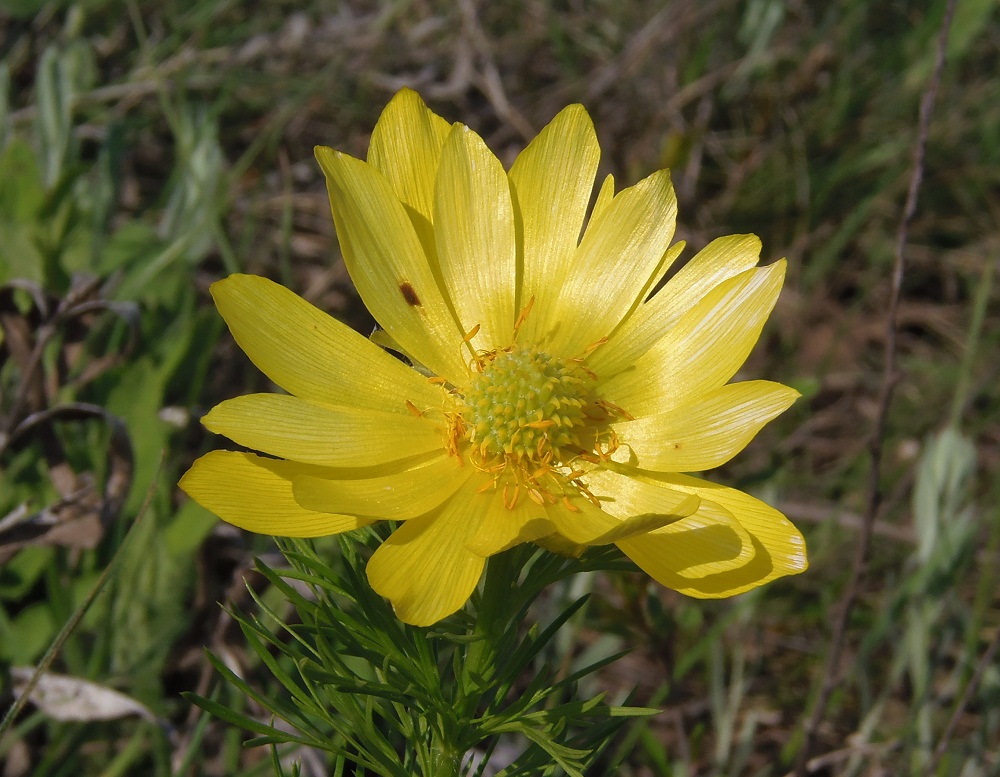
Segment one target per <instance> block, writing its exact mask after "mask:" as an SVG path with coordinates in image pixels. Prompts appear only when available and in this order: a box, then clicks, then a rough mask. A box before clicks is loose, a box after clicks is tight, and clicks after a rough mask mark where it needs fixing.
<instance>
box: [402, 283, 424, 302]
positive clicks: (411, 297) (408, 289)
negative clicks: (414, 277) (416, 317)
mask: <svg viewBox="0 0 1000 777" xmlns="http://www.w3.org/2000/svg"><path fill="white" fill-rule="evenodd" d="M399 290H400V291H401V292H403V299H405V300H406V304H407V305H410V306H412V307H417V306H418V305H420V297H418V296H417V292H416V290H415V289H414V288H413V286H411V285H410V284H409V282H407V281H404V282H403V283H401V284H399Z"/></svg>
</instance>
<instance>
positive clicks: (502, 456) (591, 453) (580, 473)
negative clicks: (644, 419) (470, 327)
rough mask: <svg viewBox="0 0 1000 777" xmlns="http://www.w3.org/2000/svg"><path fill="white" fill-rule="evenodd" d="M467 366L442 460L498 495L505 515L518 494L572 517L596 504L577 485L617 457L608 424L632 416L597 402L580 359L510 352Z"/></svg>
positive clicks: (519, 348)
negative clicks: (473, 472) (458, 463)
mask: <svg viewBox="0 0 1000 777" xmlns="http://www.w3.org/2000/svg"><path fill="white" fill-rule="evenodd" d="M473 366H474V369H475V372H474V373H473V375H472V377H471V378H470V379H469V383H468V385H467V386H466V388H465V391H464V392H462V393H458V392H456V398H457V399H458V400H459V404H458V407H457V408H456V412H453V413H446V416H448V418H449V419H450V423H449V432H448V450H449V452H450V453H451V454H453V455H456V456H463V455H468V457H469V460H470V461H471V462H472V464H473V465H474V466H476V467H478V468H479V469H481V470H483V471H484V472H486V473H488V474H489V475H491V476H492V478H491V480H490V481H489V483H488V484H487V486H486V488H490V487H492V488H502V489H503V494H504V504H505V505H506V506H507V507H508V508H509V509H514V507H516V505H517V503H518V498H519V495H520V494H521V493H526V494H527V495H528V496H529V497H530V498H531V499H532V500H534V501H535V502H537V503H538V504H540V505H541V504H545V503H546V502H548V503H552V504H554V503H556V502H557V501H562V502H563V503H564V504H565V505H566V506H567V507H568V508H569V509H574V507H573V506H572V503H571V502H570V500H571V499H572V498H574V497H579V496H582V497H584V498H586V499H589V500H590V501H591V502H593V503H595V504H598V502H597V500H596V498H595V497H594V496H593V495H592V494H591V493H590V491H588V490H587V487H586V485H585V483H584V481H583V480H582V478H583V477H584V475H585V474H586V472H587V471H589V469H590V468H591V467H592V466H595V465H598V464H600V463H601V462H603V461H606V460H607V459H608V457H609V456H610V455H611V454H612V453H613V452H614V451H615V450H616V449H617V447H618V440H617V438H616V437H615V433H614V431H613V429H612V428H611V423H612V422H613V421H615V420H618V419H621V418H631V416H629V414H628V413H626V412H625V411H624V410H622V409H621V408H619V407H617V406H616V405H613V404H611V403H609V402H606V401H604V400H602V399H600V398H599V397H597V396H596V393H595V391H594V385H595V381H596V379H597V376H596V375H594V373H593V372H591V371H590V370H589V369H588V368H587V367H586V365H585V363H584V358H583V357H576V358H569V359H561V358H556V357H553V356H550V355H549V354H547V353H545V352H543V351H538V350H535V349H532V348H528V347H524V346H521V345H512V346H510V347H509V348H504V349H498V350H495V351H489V352H485V353H484V352H480V353H477V354H476V356H475V362H474V365H473ZM466 446H468V447H467V448H466ZM463 449H465V450H467V451H468V453H467V454H463V453H462V450H463Z"/></svg>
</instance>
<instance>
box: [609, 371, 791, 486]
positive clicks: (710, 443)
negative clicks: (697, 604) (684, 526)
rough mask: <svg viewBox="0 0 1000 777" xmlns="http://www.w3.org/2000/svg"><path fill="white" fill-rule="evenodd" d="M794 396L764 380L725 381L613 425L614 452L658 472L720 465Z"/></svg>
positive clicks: (738, 450)
mask: <svg viewBox="0 0 1000 777" xmlns="http://www.w3.org/2000/svg"><path fill="white" fill-rule="evenodd" d="M798 396H799V392H797V391H796V390H795V389H792V388H789V387H788V386H783V385H782V384H780V383H772V382H770V381H766V380H754V381H747V382H745V383H729V384H726V385H724V386H720V387H719V388H717V389H714V390H712V391H706V392H705V393H704V394H701V395H700V396H699V397H698V398H697V400H696V401H694V402H692V403H690V404H687V405H681V406H680V407H676V408H674V409H673V410H667V411H665V412H663V413H656V414H654V415H648V416H645V417H643V418H640V419H639V420H637V421H626V422H624V423H620V424H616V425H615V427H614V429H615V432H616V433H617V434H618V439H619V440H620V441H621V443H622V446H623V447H622V448H621V449H620V450H619V452H618V453H619V454H621V453H625V452H626V450H627V456H628V459H627V461H628V463H629V464H631V465H633V466H635V467H637V468H639V469H645V470H655V471H657V472H700V471H702V470H706V469H712V468H713V467H719V466H721V465H723V464H725V463H726V462H727V461H729V460H730V459H731V458H732V457H733V456H735V455H736V454H737V453H739V452H740V451H741V450H743V448H745V447H746V445H747V443H749V442H750V440H752V439H753V437H754V435H756V434H757V432H759V431H760V429H761V427H763V426H764V424H766V423H767V422H768V421H771V420H772V419H774V418H776V417H777V416H778V415H780V414H781V413H783V412H784V411H785V410H787V409H788V408H789V407H790V406H791V404H792V403H793V402H794V401H795V400H796V398H797V397H798ZM619 458H620V457H619V456H616V459H619Z"/></svg>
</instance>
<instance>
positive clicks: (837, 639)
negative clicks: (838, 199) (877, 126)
mask: <svg viewBox="0 0 1000 777" xmlns="http://www.w3.org/2000/svg"><path fill="white" fill-rule="evenodd" d="M957 3H958V0H948V5H947V7H946V8H945V12H944V18H943V19H942V20H941V29H940V32H939V34H938V41H937V55H936V58H935V62H934V72H933V73H932V74H931V78H930V81H929V83H928V84H927V89H926V91H925V92H924V94H923V97H922V98H921V100H920V115H919V119H918V124H917V141H916V145H915V147H914V153H913V174H912V176H911V178H910V188H909V191H907V193H906V205H905V206H904V208H903V217H902V219H901V220H900V223H899V232H898V233H897V236H896V256H895V262H894V264H893V271H892V289H891V292H890V298H889V310H888V313H887V315H886V337H885V368H884V371H883V373H882V385H881V388H880V390H879V397H878V411H877V414H876V417H875V429H874V430H873V433H872V437H871V440H870V442H869V446H868V451H869V454H870V456H871V465H870V468H869V472H868V488H867V497H866V500H865V511H864V522H863V525H862V530H861V534H860V536H859V537H858V544H857V546H856V548H855V552H854V559H853V562H852V565H851V577H850V580H849V581H848V583H847V588H846V589H845V591H844V596H843V599H842V600H841V604H840V607H839V608H838V611H837V617H836V620H835V621H834V624H833V633H832V636H831V638H830V652H829V655H828V656H827V661H826V666H825V667H824V671H823V684H822V687H821V689H820V694H819V698H818V699H817V700H816V705H815V707H813V711H812V715H810V717H809V720H808V722H807V723H806V727H805V732H804V733H805V738H804V741H803V743H802V749H801V750H799V754H798V758H797V760H796V763H795V774H796V775H797V777H804V775H805V774H806V771H807V766H808V762H809V754H810V751H811V750H812V748H813V744H814V740H815V737H816V732H817V731H818V730H819V727H820V724H821V723H822V722H823V717H824V715H825V714H826V707H827V704H828V703H829V701H830V696H831V695H832V693H833V691H834V690H835V689H836V687H837V686H838V685H839V684H840V675H841V666H840V663H841V655H842V653H843V651H844V643H845V642H846V637H847V623H848V620H849V619H850V615H851V610H852V609H853V608H854V603H855V601H856V599H857V597H858V592H859V588H860V583H861V580H862V578H863V577H864V574H865V568H866V566H867V561H868V552H869V550H870V548H871V540H872V533H873V528H874V526H875V516H876V515H877V513H878V509H879V506H880V505H881V503H882V496H883V494H882V488H881V480H882V451H883V447H884V443H885V434H886V426H887V420H888V416H889V406H890V404H891V403H892V396H893V393H894V391H895V388H896V381H897V377H898V376H897V375H896V329H897V318H898V316H899V303H900V298H901V297H902V290H903V276H904V274H905V270H906V261H905V258H904V255H905V251H906V244H907V241H908V238H909V229H910V222H911V221H912V220H913V215H914V213H916V210H917V195H918V194H919V192H920V183H921V181H922V180H923V176H924V156H925V153H926V149H927V137H928V135H929V133H930V121H931V113H932V111H933V110H934V100H935V99H936V97H937V90H938V86H939V85H940V83H941V73H942V72H943V70H944V60H945V52H946V50H947V46H948V33H949V31H950V30H951V22H952V19H953V17H954V15H955V6H956V5H957Z"/></svg>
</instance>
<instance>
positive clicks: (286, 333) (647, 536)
mask: <svg viewBox="0 0 1000 777" xmlns="http://www.w3.org/2000/svg"><path fill="white" fill-rule="evenodd" d="M599 154H600V151H599V148H598V144H597V139H596V136H595V134H594V128H593V125H592V123H591V121H590V117H589V116H588V115H587V113H586V111H585V110H584V109H583V108H582V107H581V106H579V105H572V106H570V107H568V108H566V109H565V110H563V111H562V112H561V113H559V115H558V116H556V117H555V119H553V121H552V122H551V123H550V124H549V125H548V126H547V127H546V128H545V129H544V130H542V132H541V133H540V134H539V135H538V137H537V138H535V139H534V140H533V141H532V142H531V143H530V144H529V145H528V147H527V148H526V149H525V150H524V151H523V152H522V153H521V154H520V156H518V158H517V159H516V161H515V162H514V164H513V166H512V167H511V169H510V171H509V172H507V171H505V170H504V168H503V166H502V165H501V164H500V162H499V161H498V160H497V158H496V157H495V156H494V155H493V154H492V153H491V152H490V151H489V149H488V148H487V147H486V145H485V144H484V142H483V140H482V138H480V137H479V136H478V135H477V134H476V133H475V132H472V131H471V130H470V129H469V128H468V127H466V126H463V125H461V124H448V123H447V122H446V121H445V120H444V119H442V118H441V117H440V116H437V115H436V114H434V113H432V112H431V111H430V110H429V109H428V108H427V107H426V105H424V103H423V101H422V100H421V99H420V97H419V96H418V95H417V94H416V93H415V92H412V91H409V90H403V91H402V92H400V93H399V94H397V95H396V96H395V98H393V100H392V101H391V102H390V103H389V105H388V106H387V107H386V109H385V111H384V112H383V114H382V117H381V118H380V119H379V122H378V124H377V125H376V126H375V130H374V132H373V134H372V139H371V146H370V148H369V151H368V160H367V161H366V162H362V161H360V160H358V159H354V158H352V157H350V156H348V155H346V154H342V153H340V152H337V151H333V150H332V149H329V148H318V149H317V150H316V156H317V158H318V160H319V163H320V165H321V166H322V168H323V171H324V173H325V174H326V178H327V184H328V189H329V194H330V200H331V205H332V209H333V217H334V222H335V224H336V228H337V234H338V237H339V240H340V245H341V248H342V250H343V254H344V260H345V261H346V263H347V268H348V270H349V271H350V274H351V277H352V278H353V279H354V283H355V285H356V286H357V289H358V293H359V294H360V295H361V298H362V299H363V300H364V302H365V304H366V305H367V306H368V309H369V310H370V311H371V312H372V315H374V317H375V319H376V320H377V321H378V323H379V324H380V325H381V327H382V329H383V330H384V331H383V332H380V333H379V337H378V340H379V341H380V342H381V343H382V344H388V345H389V346H390V347H391V348H392V349H393V350H396V351H398V352H400V353H402V354H405V356H406V357H407V358H408V359H409V360H410V362H412V364H413V365H414V367H413V368H411V367H409V366H407V365H406V364H404V363H403V362H402V361H400V360H399V359H397V358H395V357H393V356H391V355H390V354H389V353H387V352H386V351H385V350H383V349H382V348H381V347H379V346H378V345H376V344H374V343H373V342H371V341H369V340H366V339H365V338H363V337H362V336H360V335H358V334H357V333H355V332H353V331H352V330H350V329H349V328H347V327H346V326H344V325H343V324H341V323H339V322H337V321H336V320H334V319H333V318H331V317H329V316H327V315H326V314H324V313H322V312H320V311H319V310H317V309H316V308H315V307H313V306H312V305H310V304H308V303H307V302H305V301H304V300H302V299H301V298H299V297H298V296H296V295H295V294H293V293H292V292H290V291H288V290H286V289H285V288H283V287H281V286H278V285H277V284H274V283H272V282H270V281H268V280H265V279H264V278H259V277H254V276H246V275H234V276H232V277H230V278H227V279H226V280H223V281H219V282H218V283H215V284H214V285H213V286H212V294H213V297H214V298H215V302H216V304H217V306H218V308H219V312H220V313H221V314H222V316H223V318H224V319H225V320H226V323H227V324H228V325H229V328H230V330H231V331H232V333H233V336H234V337H235V338H236V342H237V343H238V344H239V345H240V347H241V348H242V349H243V350H244V351H245V352H246V353H247V355H248V356H249V357H250V359H251V360H252V361H253V362H254V364H256V365H257V367H258V368H260V369H261V370H262V371H263V372H264V374H265V375H267V376H268V377H269V378H270V379H271V380H273V381H274V382H275V383H276V384H277V385H278V386H280V387H281V388H282V389H284V390H285V391H287V392H288V394H254V395H250V396H242V397H237V398H236V399H231V400H228V401H226V402H223V403H222V404H220V405H218V406H217V407H215V408H214V409H213V410H212V411H211V412H210V413H209V414H208V415H207V416H206V417H205V419H204V424H205V426H206V427H208V429H210V430H211V431H213V432H217V433H219V434H224V435H226V436H227V437H229V438H230V439H231V440H233V441H234V442H236V443H238V444H239V445H242V446H245V447H247V448H250V449H252V450H256V451H260V452H262V453H264V454H267V455H268V458H265V457H262V456H257V455H254V454H250V453H237V452H229V451H214V452H212V453H209V454H207V455H206V456H204V457H202V458H201V459H199V460H198V461H197V462H195V464H194V466H193V467H192V468H191V470H190V471H189V472H188V473H187V474H186V475H185V476H184V478H183V480H182V481H181V487H182V488H183V489H184V490H185V491H186V492H187V493H188V494H190V495H191V496H192V497H193V498H194V499H195V500H196V501H198V502H200V503H201V504H202V505H204V506H205V507H207V508H208V509H210V510H212V511H213V512H215V513H216V514H218V515H219V516H220V517H221V518H223V519H224V520H226V521H228V522H230V523H232V524H235V525H236V526H240V527H243V528H245V529H248V530H250V531H255V532H262V533H267V534H274V535H280V536H299V537H309V536H318V535H323V534H331V533H336V532H344V531H349V530H351V529H354V528H357V527H359V526H364V525H366V524H369V523H371V522H373V521H376V520H384V519H387V520H394V521H400V522H401V524H400V526H399V528H397V529H396V530H395V532H394V533H393V534H392V536H391V537H390V538H389V539H388V540H386V541H385V542H384V543H383V544H382V545H381V546H380V547H379V549H378V550H377V551H376V552H375V553H374V555H373V556H372V558H371V560H370V562H369V564H368V578H369V580H370V582H371V584H372V586H373V587H374V589H375V590H376V591H378V592H379V593H380V594H382V595H383V596H386V597H388V598H389V599H390V600H391V601H392V604H393V606H394V607H395V610H396V613H397V615H398V616H399V617H400V618H401V619H402V620H404V621H406V622H408V623H413V624H418V625H426V624H431V623H434V622H436V621H438V620H439V619H441V618H443V617H445V616H447V615H449V614H451V613H453V612H455V611H456V610H458V609H459V608H460V607H461V606H462V605H463V604H464V603H465V601H466V600H467V599H468V597H469V595H470V594H471V592H472V591H473V589H474V588H475V586H476V584H477V582H478V580H479V578H480V575H481V574H482V571H483V566H484V563H485V559H486V558H488V557H489V556H491V555H493V554H495V553H498V552H500V551H502V550H504V549H507V548H510V547H512V546H514V545H516V544H518V543H521V542H538V543H540V544H542V545H544V546H546V547H551V548H563V549H566V548H568V549H573V548H578V547H579V546H586V545H596V544H607V543H611V542H614V543H616V544H617V545H618V547H619V548H620V549H621V550H622V551H623V552H624V553H625V554H626V555H628V556H629V557H630V558H631V559H632V560H634V561H635V563H636V564H638V565H639V566H640V567H641V568H642V569H644V570H645V571H646V572H647V573H648V574H649V575H651V576H652V577H653V578H655V579H656V580H657V581H659V582H660V583H662V584H663V585H665V586H668V587H670V588H673V589H676V590H678V591H681V592H683V593H685V594H689V595H691V596H696V597H708V598H714V597H724V596H731V595H733V594H738V593H740V592H743V591H746V590H749V589H751V588H754V587H756V586H759V585H761V584H763V583H766V582H768V581H770V580H773V579H775V578H777V577H781V576H783V575H789V574H794V573H797V572H801V571H802V570H804V569H805V568H806V566H807V562H806V554H805V544H804V542H803V539H802V535H801V534H800V533H799V532H798V531H797V530H796V529H795V527H794V526H793V525H792V524H791V523H790V522H789V521H788V520H787V519H786V518H785V517H784V516H783V515H782V514H781V513H779V512H778V511H776V510H774V509H773V508H771V507H769V506H767V505H766V504H764V503H762V502H760V501H758V500H757V499H754V498H753V497H750V496H748V495H747V494H744V493H742V492H740V491H736V490H733V489H730V488H725V487H723V486H719V485H716V484H714V483H710V482H707V481H704V480H700V479H697V478H694V477H690V476H688V475H682V474H678V473H682V472H698V471H701V470H707V469H711V468H712V467H717V466H719V465H720V464H723V463H724V462H726V461H728V460H729V459H730V458H731V457H732V456H734V455H735V454H736V453H738V452H739V451H740V450H741V449H742V448H743V447H745V446H746V444H747V443H748V442H749V441H750V439H751V438H752V437H753V436H754V435H755V434H756V433H757V431H758V430H759V429H760V428H761V427H762V426H763V425H764V424H765V423H767V422H768V421H770V420H771V419H772V418H774V417H775V416H777V415H778V414H779V413H781V412H782V411H783V410H785V409H786V408H787V407H788V406H789V405H790V404H791V403H792V402H793V401H794V400H795V398H796V397H797V396H798V395H797V393H796V392H795V391H794V390H792V389H790V388H788V387H787V386H783V385H781V384H778V383H771V382H768V381H760V380H755V381H747V382H742V383H728V381H729V380H730V378H732V377H733V375H734V374H735V373H736V371H737V369H739V367H740V365H741V364H742V363H743V362H744V360H745V359H746V357H747V355H748V354H749V353H750V350H751V348H752V347H753V345H754V343H755V342H756V341H757V339H758V337H759V335H760V331H761V328H762V327H763V325H764V322H765V320H766V318H767V316H768V314H769V313H770V311H771V308H772V307H773V305H774V302H775V300H776V298H777V295H778V292H779V291H780V289H781V285H782V282H783V277H784V271H785V263H784V261H780V262H776V263H775V264H772V265H770V266H768V267H756V266H755V265H756V264H757V261H758V257H759V252H760V242H759V241H758V240H757V238H756V237H754V236H752V235H735V236H730V237H724V238H720V239H718V240H716V241H714V242H712V243H711V244H709V245H708V246H707V247H706V248H705V249H704V250H703V251H701V252H700V253H699V254H697V256H695V257H694V259H693V260H692V261H691V262H690V263H688V265H687V266H685V267H684V268H683V269H682V270H681V271H680V272H679V273H677V275H676V276H675V277H674V278H672V279H671V280H670V281H669V282H668V283H667V284H666V286H665V287H664V288H663V289H662V290H661V291H659V292H657V293H656V294H655V295H653V296H652V297H650V298H649V299H648V300H647V297H648V296H649V294H650V292H651V290H653V289H655V288H656V287H657V284H658V283H659V282H660V281H661V279H662V278H663V277H664V274H665V273H666V271H667V268H668V267H669V265H670V263H671V261H672V260H673V259H674V258H676V256H677V255H678V254H679V253H680V249H681V247H682V245H676V246H673V247H669V245H670V240H671V238H672V237H673V231H674V221H675V216H676V207H677V206H676V199H675V197H674V192H673V188H672V187H671V184H670V178H669V176H668V174H667V173H666V172H665V171H660V172H657V173H654V174H653V175H651V176H649V177H648V178H646V179H645V180H643V181H640V182H639V183H638V184H636V185H635V186H632V187H629V188H627V189H625V190H623V191H621V192H619V193H617V194H615V192H614V181H613V179H612V177H611V176H608V177H607V178H606V179H605V180H604V183H603V185H602V186H601V188H600V190H599V193H598V196H597V199H596V202H595V204H594V206H593V210H592V212H591V214H590V216H589V218H586V212H587V208H588V205H589V203H590V199H591V192H592V187H593V184H594V180H595V176H596V173H597V165H598V158H599ZM584 225H586V227H585V228H584ZM581 235H582V237H581ZM271 457H276V458H271Z"/></svg>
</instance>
